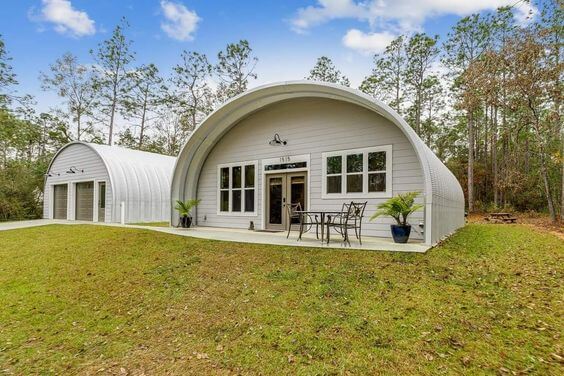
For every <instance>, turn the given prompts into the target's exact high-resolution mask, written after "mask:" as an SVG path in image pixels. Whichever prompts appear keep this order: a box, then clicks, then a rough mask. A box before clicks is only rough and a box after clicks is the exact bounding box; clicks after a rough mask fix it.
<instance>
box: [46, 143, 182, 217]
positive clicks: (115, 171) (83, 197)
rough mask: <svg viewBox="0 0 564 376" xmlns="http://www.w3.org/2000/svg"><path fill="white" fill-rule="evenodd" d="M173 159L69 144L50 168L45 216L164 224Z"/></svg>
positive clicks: (100, 146)
mask: <svg viewBox="0 0 564 376" xmlns="http://www.w3.org/2000/svg"><path fill="white" fill-rule="evenodd" d="M175 160H176V159H175V158H173V157H169V156H165V155H160V154H155V153H148V152H143V151H137V150H131V149H126V148H123V147H119V146H108V145H98V144H91V143H86V142H80V141H75V142H71V143H69V144H67V145H65V146H63V147H62V148H61V149H60V150H59V151H58V152H57V153H56V154H55V156H54V157H53V160H52V161H51V163H50V164H49V168H48V170H47V173H46V175H45V176H46V178H45V191H44V204H43V205H44V206H43V217H44V218H50V219H68V220H82V221H94V222H122V223H132V222H153V221H168V220H169V218H170V182H171V176H172V171H173V168H174V162H175Z"/></svg>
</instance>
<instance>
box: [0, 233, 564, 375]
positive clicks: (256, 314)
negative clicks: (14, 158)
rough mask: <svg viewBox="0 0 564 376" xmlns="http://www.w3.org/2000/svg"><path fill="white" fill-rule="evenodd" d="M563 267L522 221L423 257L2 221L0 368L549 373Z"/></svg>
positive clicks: (545, 240) (558, 247)
mask: <svg viewBox="0 0 564 376" xmlns="http://www.w3.org/2000/svg"><path fill="white" fill-rule="evenodd" d="M563 271H564V242H563V241H562V240H561V239H559V238H557V237H555V236H552V235H549V234H546V233H542V232H537V231H536V230H535V229H533V228H531V227H527V226H521V225H511V226H506V225H481V224H472V225H469V226H467V227H465V228H464V229H462V230H461V231H459V232H458V233H457V234H456V235H455V236H453V237H452V238H451V239H450V240H449V241H447V242H446V243H445V244H443V245H442V246H440V247H438V248H435V249H433V250H431V251H429V252H428V253H427V254H397V253H384V252H371V251H351V250H334V249H307V248H292V247H278V246H277V247H275V246H263V245H254V244H252V245H249V244H240V243H225V242H217V241H210V240H199V239H191V238H186V237H179V236H174V235H169V234H164V233H158V232H152V231H150V230H137V229H124V228H116V227H103V226H99V227H98V226H90V225H85V226H80V225H76V226H57V225H50V226H44V227H36V228H28V229H22V230H12V231H3V232H0V302H1V303H0V373H2V372H4V373H7V374H11V373H15V374H31V373H34V374H38V373H40V374H76V373H83V374H92V373H96V372H100V373H102V374H111V373H116V374H120V373H122V374H124V373H129V374H141V373H145V374H171V373H172V374H233V373H243V374H263V375H269V374H275V375H280V374H300V375H311V374H318V375H319V374H428V375H431V374H438V373H439V374H452V375H458V374H461V373H464V374H484V373H486V374H487V373H490V374H497V373H500V374H505V373H507V374H512V373H513V374H515V373H519V372H523V373H533V374H539V375H549V374H555V375H556V374H559V373H560V372H562V369H563V367H562V357H563V356H564V354H563V351H564V349H563V347H562V333H563V330H564V325H563V319H562V317H563V316H564V306H563V302H562V299H563V295H564V294H563V293H564V289H563Z"/></svg>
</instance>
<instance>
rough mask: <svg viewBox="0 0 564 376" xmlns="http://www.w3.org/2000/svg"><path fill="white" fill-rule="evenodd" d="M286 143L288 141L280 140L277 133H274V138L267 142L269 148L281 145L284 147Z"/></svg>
mask: <svg viewBox="0 0 564 376" xmlns="http://www.w3.org/2000/svg"><path fill="white" fill-rule="evenodd" d="M287 143H288V141H286V140H282V139H281V138H280V135H279V134H278V133H275V134H274V138H273V139H272V140H270V141H269V142H268V144H269V145H270V146H282V145H286V144H287Z"/></svg>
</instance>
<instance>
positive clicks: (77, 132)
mask: <svg viewBox="0 0 564 376" xmlns="http://www.w3.org/2000/svg"><path fill="white" fill-rule="evenodd" d="M80 117H81V115H80V112H78V113H77V114H76V139H77V140H78V141H80Z"/></svg>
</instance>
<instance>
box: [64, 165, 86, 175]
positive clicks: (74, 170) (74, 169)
mask: <svg viewBox="0 0 564 376" xmlns="http://www.w3.org/2000/svg"><path fill="white" fill-rule="evenodd" d="M77 172H84V170H79V169H78V168H76V166H71V168H69V169H68V170H67V174H76V173H77Z"/></svg>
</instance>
